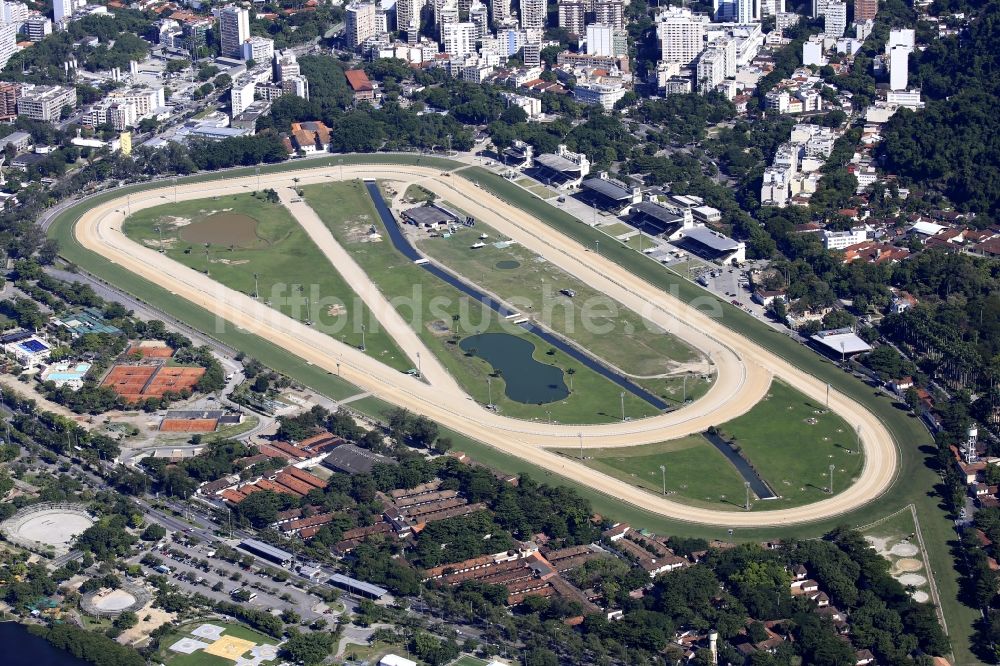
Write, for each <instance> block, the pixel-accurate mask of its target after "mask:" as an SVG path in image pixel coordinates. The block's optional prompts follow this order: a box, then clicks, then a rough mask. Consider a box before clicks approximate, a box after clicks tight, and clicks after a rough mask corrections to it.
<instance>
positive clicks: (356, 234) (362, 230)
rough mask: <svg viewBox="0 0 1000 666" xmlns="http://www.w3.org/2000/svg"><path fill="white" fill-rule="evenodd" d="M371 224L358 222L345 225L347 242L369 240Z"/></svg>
mask: <svg viewBox="0 0 1000 666" xmlns="http://www.w3.org/2000/svg"><path fill="white" fill-rule="evenodd" d="M371 235H372V234H371V225H370V224H359V225H354V226H350V227H347V234H346V237H347V242H348V243H364V242H369V238H370V236H371Z"/></svg>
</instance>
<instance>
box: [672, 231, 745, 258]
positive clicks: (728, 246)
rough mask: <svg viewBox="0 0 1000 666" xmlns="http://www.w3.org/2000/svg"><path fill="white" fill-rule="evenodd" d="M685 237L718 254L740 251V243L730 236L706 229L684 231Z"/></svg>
mask: <svg viewBox="0 0 1000 666" xmlns="http://www.w3.org/2000/svg"><path fill="white" fill-rule="evenodd" d="M684 237H685V238H690V239H691V240H695V241H698V242H699V243H701V244H702V245H705V246H706V247H710V248H712V249H713V250H715V251H717V252H732V251H734V250H738V249H739V247H740V243H738V242H737V241H734V240H733V239H732V238H729V237H728V236H723V235H722V234H720V233H718V232H715V231H712V230H711V229H706V228H705V227H693V228H691V229H687V230H685V231H684Z"/></svg>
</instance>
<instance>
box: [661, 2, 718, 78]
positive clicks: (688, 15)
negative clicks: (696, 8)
mask: <svg viewBox="0 0 1000 666" xmlns="http://www.w3.org/2000/svg"><path fill="white" fill-rule="evenodd" d="M707 22H708V17H706V16H699V15H696V14H693V13H692V12H691V10H689V9H682V8H679V7H671V8H669V9H666V10H664V11H662V12H660V14H659V16H658V17H657V24H656V36H657V37H658V38H659V39H660V60H663V61H664V62H676V63H680V64H681V65H682V66H685V67H686V66H687V65H690V64H691V62H692V61H693V60H694V59H695V58H697V57H698V54H699V53H701V51H702V49H704V48H705V44H704V41H705V24H706V23H707Z"/></svg>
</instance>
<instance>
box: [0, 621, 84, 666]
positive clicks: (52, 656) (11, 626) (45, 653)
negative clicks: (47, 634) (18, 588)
mask: <svg viewBox="0 0 1000 666" xmlns="http://www.w3.org/2000/svg"><path fill="white" fill-rule="evenodd" d="M0 645H3V646H4V649H3V657H0V663H2V664H3V666H90V664H88V663H87V662H85V661H83V660H82V659H77V658H76V657H74V656H72V655H71V654H69V653H67V652H63V651H62V650H59V649H58V648H54V647H52V646H51V645H50V644H49V643H48V641H46V640H45V639H44V638H39V637H38V636H33V635H31V634H29V633H28V630H27V629H26V628H25V627H24V626H22V625H20V624H17V623H16V622H2V623H0Z"/></svg>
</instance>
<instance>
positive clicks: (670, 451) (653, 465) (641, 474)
mask: <svg viewBox="0 0 1000 666" xmlns="http://www.w3.org/2000/svg"><path fill="white" fill-rule="evenodd" d="M556 451H557V452H558V453H561V454H563V455H565V456H567V457H571V458H577V457H578V456H579V455H580V452H579V450H574V449H572V448H565V449H556ZM584 458H585V460H584V462H585V464H586V465H587V466H588V467H592V468H594V469H596V470H598V471H600V472H603V473H605V474H607V475H608V476H613V477H615V478H616V479H622V480H623V481H628V482H629V483H631V484H633V485H636V486H639V487H640V488H645V489H647V490H650V491H652V492H654V493H657V494H659V493H662V492H663V485H664V484H663V479H664V474H663V472H661V470H660V465H663V466H664V467H666V488H667V493H669V494H670V499H673V500H676V501H679V502H684V503H686V504H693V505H695V506H705V507H710V508H712V509H726V508H732V509H737V508H740V509H742V508H743V502H744V499H745V488H744V486H743V478H742V477H741V476H740V474H739V472H737V471H736V468H735V467H733V466H732V464H730V463H729V461H727V460H726V458H725V457H724V456H723V455H722V454H721V453H719V451H718V449H716V448H715V447H714V446H712V445H711V444H710V443H709V442H708V440H706V439H705V438H704V437H702V436H701V435H691V436H689V437H682V438H681V439H675V440H671V441H669V442H661V443H659V444H646V445H643V446H630V447H625V448H612V449H588V450H587V451H586V452H585V454H584ZM708 470H711V473H706V472H707V471H708Z"/></svg>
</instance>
